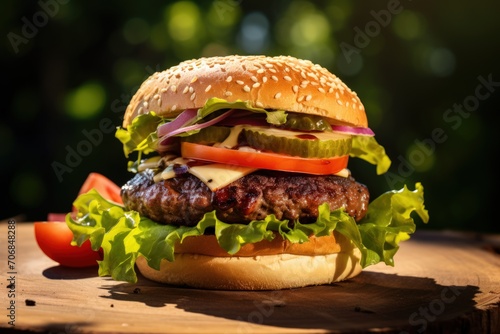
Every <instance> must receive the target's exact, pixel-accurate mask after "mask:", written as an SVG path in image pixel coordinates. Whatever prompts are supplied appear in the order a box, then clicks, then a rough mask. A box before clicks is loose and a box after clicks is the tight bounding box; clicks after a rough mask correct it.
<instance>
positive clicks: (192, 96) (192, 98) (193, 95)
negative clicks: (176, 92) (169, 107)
mask: <svg viewBox="0 0 500 334" xmlns="http://www.w3.org/2000/svg"><path fill="white" fill-rule="evenodd" d="M195 98H196V93H193V94H191V97H190V98H189V99H190V100H191V101H193V100H194V99H195Z"/></svg>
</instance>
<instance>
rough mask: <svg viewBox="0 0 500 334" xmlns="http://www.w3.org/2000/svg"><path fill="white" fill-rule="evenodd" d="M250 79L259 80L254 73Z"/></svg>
mask: <svg viewBox="0 0 500 334" xmlns="http://www.w3.org/2000/svg"><path fill="white" fill-rule="evenodd" d="M250 79H252V81H253V82H257V81H259V79H257V77H256V76H255V75H252V77H251V78H250Z"/></svg>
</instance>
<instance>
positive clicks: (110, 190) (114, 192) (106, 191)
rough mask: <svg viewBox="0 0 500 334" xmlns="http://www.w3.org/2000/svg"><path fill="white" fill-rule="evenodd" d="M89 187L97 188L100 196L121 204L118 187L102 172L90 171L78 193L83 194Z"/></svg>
mask: <svg viewBox="0 0 500 334" xmlns="http://www.w3.org/2000/svg"><path fill="white" fill-rule="evenodd" d="M91 189H95V190H97V192H98V193H99V194H101V196H102V197H104V198H106V199H108V200H110V201H113V202H115V203H119V204H123V201H122V197H121V196H120V190H121V189H120V187H119V186H118V185H117V184H116V183H114V182H113V181H111V180H110V179H108V178H107V177H106V176H104V175H102V174H99V173H90V174H89V176H87V179H86V180H85V182H84V183H83V185H82V187H81V188H80V191H79V193H78V194H79V195H80V194H84V193H86V192H88V191H89V190H91Z"/></svg>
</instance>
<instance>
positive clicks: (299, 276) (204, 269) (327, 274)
mask: <svg viewBox="0 0 500 334" xmlns="http://www.w3.org/2000/svg"><path fill="white" fill-rule="evenodd" d="M360 259H361V252H360V251H359V249H358V248H356V247H354V246H353V245H352V243H351V242H348V243H346V242H343V243H342V247H341V250H340V252H339V253H335V254H327V255H313V256H311V255H296V254H275V255H262V256H251V257H244V256H232V257H214V256H207V255H199V254H189V253H183V254H175V261H174V262H169V261H167V260H162V262H161V264H160V270H155V269H152V268H151V267H149V266H148V264H147V261H146V259H145V258H144V257H139V258H138V259H137V268H138V269H139V271H140V272H141V274H142V275H143V276H144V277H146V278H148V279H150V280H152V281H155V282H159V283H165V284H172V285H181V286H189V287H194V288H201V289H218V290H279V289H290V288H299V287H304V286H308V285H321V284H330V283H333V282H338V281H342V280H345V279H349V278H352V277H354V276H356V275H358V274H359V273H360V272H361V265H360V263H359V262H360Z"/></svg>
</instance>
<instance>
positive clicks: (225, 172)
mask: <svg viewBox="0 0 500 334" xmlns="http://www.w3.org/2000/svg"><path fill="white" fill-rule="evenodd" d="M256 170H257V169H256V168H250V167H242V166H234V165H226V164H209V165H203V166H194V167H190V168H189V173H191V174H193V175H194V176H196V177H197V178H199V179H200V180H201V181H202V182H203V183H205V184H206V185H207V186H208V187H209V188H210V190H212V191H216V190H217V189H220V188H224V187H225V186H227V185H228V184H230V183H231V182H234V181H236V180H238V179H240V178H242V177H243V176H245V175H248V174H250V173H252V172H253V171H256Z"/></svg>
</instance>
